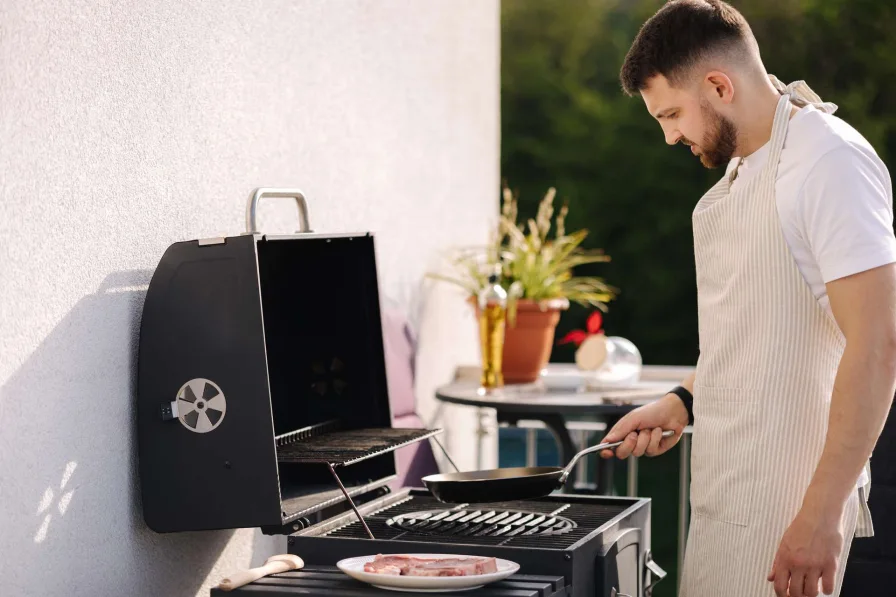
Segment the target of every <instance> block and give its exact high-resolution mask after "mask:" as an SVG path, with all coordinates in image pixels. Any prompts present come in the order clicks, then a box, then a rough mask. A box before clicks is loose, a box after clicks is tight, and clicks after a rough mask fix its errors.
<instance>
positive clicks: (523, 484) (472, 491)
mask: <svg viewBox="0 0 896 597" xmlns="http://www.w3.org/2000/svg"><path fill="white" fill-rule="evenodd" d="M674 433H675V432H674V431H663V437H669V436H671V435H673V434H674ZM621 444H622V442H613V443H606V444H598V445H596V446H591V447H590V448H586V449H584V450H582V451H581V452H579V453H578V454H576V455H575V456H573V458H572V460H571V461H570V463H569V464H567V465H566V466H565V467H559V466H527V467H517V468H496V469H491V470H485V471H469V472H465V473H444V474H438V475H428V476H426V477H423V483H424V485H426V488H427V489H429V490H430V491H431V492H432V494H433V495H434V496H435V497H436V499H437V500H439V501H440V502H446V503H453V504H481V503H486V502H506V501H512V500H524V499H528V498H537V497H544V496H546V495H549V494H550V493H552V492H553V491H556V490H557V489H560V488H561V487H563V485H564V484H565V483H566V479H567V478H568V477H569V474H570V473H571V472H572V469H573V468H574V467H575V465H576V462H578V460H579V458H581V457H582V456H585V455H586V454H591V453H592V452H599V451H600V450H609V449H612V448H615V447H617V446H619V445H621Z"/></svg>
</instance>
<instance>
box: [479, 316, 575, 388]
mask: <svg viewBox="0 0 896 597" xmlns="http://www.w3.org/2000/svg"><path fill="white" fill-rule="evenodd" d="M568 307H569V303H568V302H567V301H565V300H552V301H541V302H535V301H531V300H528V299H523V300H519V301H517V305H516V322H515V325H513V326H511V325H510V324H507V325H506V327H505V331H504V352H503V356H502V360H503V366H502V369H503V372H504V383H505V384H517V383H531V382H534V381H536V380H537V379H538V374H539V372H540V371H541V370H542V369H543V368H544V366H545V365H547V363H548V360H549V359H550V358H551V350H552V349H553V347H554V332H555V330H556V328H557V322H559V321H560V311H562V310H564V309H566V308H568ZM476 317H477V320H478V318H479V307H478V306H476Z"/></svg>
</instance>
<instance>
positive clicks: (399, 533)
mask: <svg viewBox="0 0 896 597" xmlns="http://www.w3.org/2000/svg"><path fill="white" fill-rule="evenodd" d="M627 506H628V505H626V504H594V503H590V504H577V503H565V502H563V501H560V500H555V501H552V500H525V501H516V502H499V503H491V504H479V505H475V504H461V505H459V506H457V507H454V508H450V509H449V508H445V505H444V504H442V503H441V502H439V501H438V500H436V499H435V498H433V497H431V496H415V497H413V498H412V499H409V500H406V501H403V502H401V503H399V504H396V505H394V506H391V507H389V508H385V509H383V510H381V511H379V512H376V513H374V514H368V515H365V517H364V519H365V520H366V521H367V524H368V526H369V527H370V529H371V531H372V532H373V534H374V535H375V536H376V538H377V539H390V540H394V539H398V540H401V541H411V542H418V543H434V542H438V543H440V544H467V545H494V546H499V545H507V546H511V547H534V548H545V549H568V548H569V547H571V546H572V545H574V544H575V543H576V542H578V541H579V540H580V539H582V538H584V537H586V536H588V535H589V534H590V533H591V532H593V531H595V530H596V529H598V528H600V527H601V526H603V525H604V524H606V523H607V522H609V521H610V520H612V519H613V518H615V517H616V516H618V515H619V514H621V513H622V512H623V511H624V510H625V509H626V507H627ZM419 512H424V513H427V512H431V513H433V516H435V515H438V514H441V513H443V512H447V513H449V514H447V515H445V516H443V517H442V518H440V521H445V522H450V523H457V522H458V521H460V520H461V519H464V518H467V517H468V516H470V515H472V514H473V513H475V512H481V514H480V517H481V516H484V515H485V514H488V513H491V512H495V513H496V514H495V515H496V516H497V515H499V514H502V513H505V512H507V513H508V517H509V516H512V515H514V514H517V513H521V514H524V516H528V515H530V514H534V515H535V516H536V518H537V517H538V516H547V517H548V518H546V519H545V521H547V520H548V519H550V518H555V519H557V521H558V522H557V523H556V524H561V523H560V522H559V521H561V520H564V521H565V520H568V521H569V523H570V528H566V527H565V523H562V524H563V525H564V526H561V527H560V528H561V529H564V530H563V531H562V532H559V533H531V534H529V533H527V531H528V530H530V528H527V527H525V524H523V525H519V524H517V525H513V524H512V522H511V524H504V525H502V524H501V521H495V522H497V525H496V526H497V528H498V529H499V530H500V529H503V528H504V527H510V529H509V530H506V531H503V532H501V533H490V534H484V535H483V534H477V533H476V532H475V531H474V532H469V533H466V532H467V531H469V530H470V528H471V527H466V528H464V529H459V528H458V527H460V526H461V525H463V524H467V523H469V521H467V523H460V524H455V525H454V526H452V527H450V528H446V530H447V532H448V533H449V534H440V535H438V536H437V537H435V536H434V535H433V533H430V532H427V531H428V530H432V529H429V528H426V527H424V526H423V525H421V526H420V527H419V528H416V529H415V528H411V529H408V528H404V527H403V526H402V525H401V524H398V521H399V520H401V521H404V520H407V519H409V518H413V516H412V515H417V513H419ZM461 512H465V513H466V514H461ZM436 513H438V514H436ZM455 515H457V518H456V519H454V520H452V521H447V520H446V519H447V518H453V517H454V516H455ZM477 518H479V517H477ZM473 520H476V519H473ZM502 520H503V519H502ZM532 520H534V519H530V520H529V521H528V522H531V521H532ZM516 521H517V522H518V521H519V519H516ZM545 521H542V522H545ZM506 522H507V521H506V520H505V523H506ZM540 526H541V525H540ZM521 527H522V528H523V529H524V530H520V531H517V529H519V528H521ZM455 530H456V531H457V532H456V533H454V534H451V533H452V531H455ZM512 531H515V532H513V533H511V532H512ZM464 533H466V534H464ZM326 536H328V537H344V538H359V539H363V538H366V537H367V534H366V532H365V531H364V528H363V527H362V526H361V525H360V524H359V523H357V522H352V523H351V524H348V525H346V526H344V527H341V528H338V529H335V530H333V531H331V532H329V533H327V535H326Z"/></svg>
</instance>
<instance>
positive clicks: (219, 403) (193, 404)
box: [177, 377, 227, 433]
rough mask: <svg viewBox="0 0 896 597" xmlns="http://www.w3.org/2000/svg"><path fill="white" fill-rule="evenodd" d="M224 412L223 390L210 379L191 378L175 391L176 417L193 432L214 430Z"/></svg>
mask: <svg viewBox="0 0 896 597" xmlns="http://www.w3.org/2000/svg"><path fill="white" fill-rule="evenodd" d="M226 413H227V400H226V399H225V398H224V392H222V391H221V388H220V387H219V386H218V384H216V383H215V382H213V381H211V380H210V379H205V378H202V377H197V378H196V379H191V380H190V381H188V382H187V383H185V384H184V385H182V386H181V388H180V390H178V391H177V418H178V420H179V421H180V424H181V425H183V426H184V427H186V428H187V429H189V430H190V431H192V432H194V433H208V432H209V431H214V430H215V429H217V428H218V426H219V425H220V424H221V422H222V421H223V420H224V415H225V414H226Z"/></svg>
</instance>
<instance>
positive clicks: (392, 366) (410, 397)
mask: <svg viewBox="0 0 896 597" xmlns="http://www.w3.org/2000/svg"><path fill="white" fill-rule="evenodd" d="M383 346H384V348H385V351H386V377H387V382H388V386H389V405H390V406H391V407H392V417H393V418H394V417H401V416H404V415H410V414H413V413H414V412H415V411H414V409H415V407H416V405H417V404H416V399H415V397H414V351H415V349H416V347H415V345H414V336H413V333H412V332H411V328H410V325H409V324H408V322H407V319H406V318H405V317H404V314H402V313H401V312H399V311H396V310H395V309H387V310H384V311H383Z"/></svg>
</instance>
